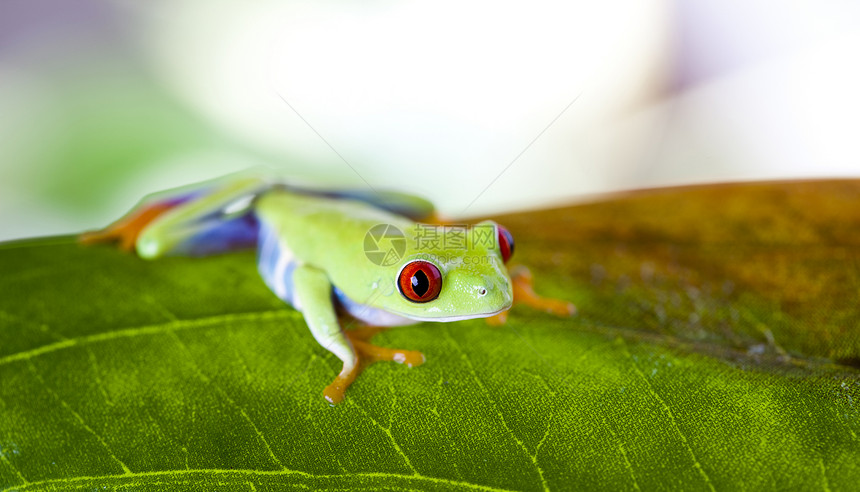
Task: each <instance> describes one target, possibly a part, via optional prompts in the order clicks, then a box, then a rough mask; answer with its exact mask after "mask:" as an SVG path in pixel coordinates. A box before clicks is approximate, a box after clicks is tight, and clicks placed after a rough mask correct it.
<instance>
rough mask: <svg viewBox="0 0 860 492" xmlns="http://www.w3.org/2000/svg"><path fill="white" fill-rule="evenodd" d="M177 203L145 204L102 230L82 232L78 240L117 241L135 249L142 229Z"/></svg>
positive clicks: (82, 241) (92, 241)
mask: <svg viewBox="0 0 860 492" xmlns="http://www.w3.org/2000/svg"><path fill="white" fill-rule="evenodd" d="M176 205H177V204H176V203H171V202H170V201H164V202H157V203H153V204H150V205H143V206H141V207H139V208H138V209H136V210H134V211H132V212H131V213H129V214H128V215H127V216H125V217H123V218H121V219H119V220H118V221H116V222H114V223H113V224H111V225H109V226H107V227H105V228H104V229H102V230H99V231H90V232H85V233H83V234H81V235H80V236H78V242H80V243H81V244H95V243H106V242H116V243H117V245H118V247H119V248H120V249H122V250H124V251H134V246H135V243H137V237H138V236H139V235H140V233H141V231H143V229H144V228H145V227H146V226H147V225H149V223H150V222H152V221H153V220H155V219H157V218H158V216H160V215H161V214H163V213H164V212H167V211H168V210H170V209H171V208H173V207H175V206H176Z"/></svg>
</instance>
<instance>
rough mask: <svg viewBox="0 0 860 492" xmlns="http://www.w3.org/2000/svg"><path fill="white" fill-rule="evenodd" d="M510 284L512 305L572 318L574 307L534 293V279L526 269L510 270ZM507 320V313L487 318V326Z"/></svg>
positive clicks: (565, 302)
mask: <svg viewBox="0 0 860 492" xmlns="http://www.w3.org/2000/svg"><path fill="white" fill-rule="evenodd" d="M511 284H512V285H513V289H514V302H513V304H514V305H517V304H525V305H526V306H530V307H533V308H535V309H540V310H541V311H545V312H547V313H552V314H554V315H556V316H573V315H574V314H575V313H576V306H574V305H573V304H572V303H570V302H567V301H563V300H561V299H550V298H547V297H541V296H539V295H538V294H537V293H535V291H534V277H532V273H531V272H530V271H529V269H528V268H526V267H524V266H517V267H515V268H512V269H511ZM507 319H508V313H507V311H504V312H501V313H499V314H497V315H495V316H491V317H489V318H487V324H489V325H492V326H499V325H502V324H504V323H505V321H507Z"/></svg>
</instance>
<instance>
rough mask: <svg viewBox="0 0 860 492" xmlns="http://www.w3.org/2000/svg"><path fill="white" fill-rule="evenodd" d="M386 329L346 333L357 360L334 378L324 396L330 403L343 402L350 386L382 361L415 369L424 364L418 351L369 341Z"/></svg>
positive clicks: (356, 330) (363, 328) (359, 329)
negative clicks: (370, 366)
mask: <svg viewBox="0 0 860 492" xmlns="http://www.w3.org/2000/svg"><path fill="white" fill-rule="evenodd" d="M384 329H385V328H381V327H376V326H367V327H362V328H356V329H354V330H347V331H344V334H345V335H346V337H347V338H349V341H350V342H352V346H353V348H354V349H355V353H356V356H357V360H356V363H355V364H354V365H353V366H352V367H344V370H343V371H341V372H340V374H338V375H337V377H336V378H334V381H332V383H331V384H330V385H328V386H326V388H325V390H324V391H323V396H324V397H325V399H326V400H328V402H329V403H331V404H332V405H336V404H338V403H340V402H341V401H343V395H344V393H345V392H346V389H347V388H349V385H351V384H352V382H353V381H355V378H356V377H358V375H359V374H361V372H362V371H364V369H365V368H367V366H369V365H371V364H374V363H376V362H381V361H393V362H397V363H398V364H404V365H405V366H406V367H415V366H420V365H421V364H423V363H424V360H425V359H424V354H422V353H421V352H419V351H417V350H400V349H391V348H386V347H380V346H377V345H373V344H372V343H370V342H369V341H368V340H370V339H371V338H372V337H373V336H374V335H376V334H377V333H379V332H380V331H382V330H384Z"/></svg>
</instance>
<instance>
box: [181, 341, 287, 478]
mask: <svg viewBox="0 0 860 492" xmlns="http://www.w3.org/2000/svg"><path fill="white" fill-rule="evenodd" d="M170 335H171V336H172V337H173V338H174V339H176V341H177V343H179V346H180V347H181V348H182V351H183V352H185V354H186V355H187V356H188V360H189V361H190V362H191V365H193V366H194V370H195V371H196V372H197V375H198V376H199V377H200V378H201V379H202V380H203V381H204V382H206V383H207V384H209V385H211V386H212V387H213V388H215V391H217V392H218V394H219V395H221V397H223V398H224V399H225V400H227V401H228V402H229V403H230V405H231V406H232V407H233V408H234V409H236V410H238V411H239V414H240V415H242V418H244V419H245V421H246V422H248V424H249V425H250V426H251V428H252V429H254V432H255V433H256V434H257V438H258V439H259V440H260V442H262V443H263V446H265V448H266V451H268V453H269V457H270V458H271V459H272V461H274V462H275V464H277V465H278V466H280V467H281V469H283V470H286V469H287V467H286V466H284V464H283V463H281V460H279V459H278V457H277V456H275V453H274V451H272V447H271V446H269V441H267V440H266V436H264V435H263V433H262V432H260V429H259V428H258V427H257V425H256V424H254V421H252V420H251V417H249V416H248V414H247V413H246V412H245V409H244V408H242V407H241V406H240V405H239V404H237V403H236V402H235V401H234V400H233V399H232V398H230V395H228V394H227V392H225V391H224V390H223V389H222V388H221V386H220V385H219V384H218V383H216V382H215V381H214V380H213V379H211V378H210V377H209V376H207V375H206V374H205V373H203V370H202V369H201V368H200V366H199V365H198V364H197V361H196V360H194V356H193V355H192V354H191V350H189V349H188V347H187V346H186V345H185V342H183V341H182V339H181V338H179V335H177V334H176V333H175V332H172V331H171V332H170Z"/></svg>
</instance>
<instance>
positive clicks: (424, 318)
mask: <svg viewBox="0 0 860 492" xmlns="http://www.w3.org/2000/svg"><path fill="white" fill-rule="evenodd" d="M510 308H511V307H510V306H506V307H503V308H501V309H497V310H495V311H492V312H489V313H474V314H460V315H457V316H436V317H431V316H419V315H415V314H406V313H396V314H398V315H400V316H403V317H405V318H409V319H414V320H415V321H434V322H442V323H445V322H449V321H462V320H465V319H476V318H489V317H491V316H495V315H497V314H499V313H501V312H503V311H507V310H508V309H510Z"/></svg>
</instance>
